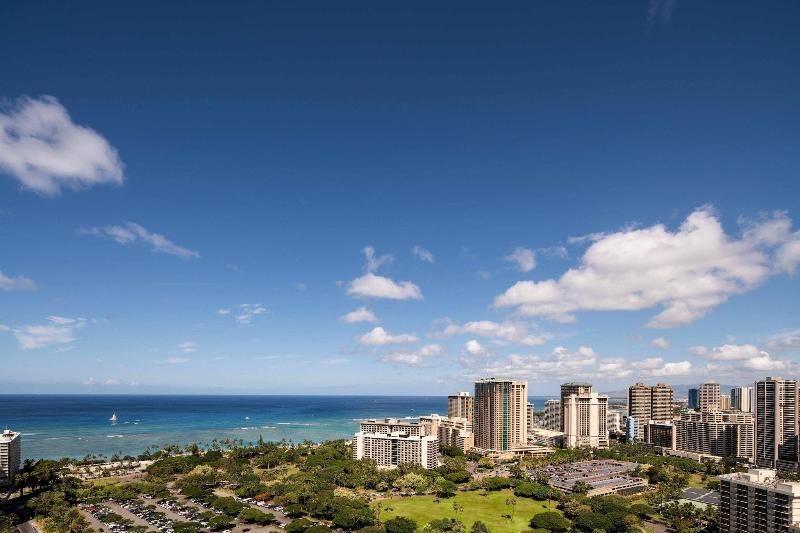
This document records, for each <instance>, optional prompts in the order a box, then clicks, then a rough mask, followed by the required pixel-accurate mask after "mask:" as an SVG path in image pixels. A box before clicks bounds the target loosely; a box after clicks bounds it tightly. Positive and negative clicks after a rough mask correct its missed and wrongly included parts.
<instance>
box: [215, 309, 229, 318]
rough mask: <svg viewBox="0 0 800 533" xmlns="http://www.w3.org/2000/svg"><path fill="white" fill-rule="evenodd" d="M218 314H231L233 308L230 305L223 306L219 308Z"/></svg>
mask: <svg viewBox="0 0 800 533" xmlns="http://www.w3.org/2000/svg"><path fill="white" fill-rule="evenodd" d="M217 314H218V315H223V316H224V315H229V314H231V310H230V308H228V307H226V308H223V309H217Z"/></svg>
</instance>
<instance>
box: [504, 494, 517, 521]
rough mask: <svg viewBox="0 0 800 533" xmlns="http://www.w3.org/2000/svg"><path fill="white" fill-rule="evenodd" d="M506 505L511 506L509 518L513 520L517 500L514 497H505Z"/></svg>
mask: <svg viewBox="0 0 800 533" xmlns="http://www.w3.org/2000/svg"><path fill="white" fill-rule="evenodd" d="M506 505H510V506H511V519H512V520H513V519H514V511H516V509H517V500H516V499H514V498H507V499H506Z"/></svg>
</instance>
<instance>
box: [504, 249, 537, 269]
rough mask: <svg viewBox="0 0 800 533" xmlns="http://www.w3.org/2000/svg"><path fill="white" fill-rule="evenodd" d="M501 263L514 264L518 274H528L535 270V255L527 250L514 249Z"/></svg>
mask: <svg viewBox="0 0 800 533" xmlns="http://www.w3.org/2000/svg"><path fill="white" fill-rule="evenodd" d="M503 261H508V262H509V263H515V265H516V268H517V270H519V271H520V272H530V271H531V270H533V269H534V268H536V254H534V252H533V250H530V249H528V248H522V247H517V248H514V251H513V252H511V253H510V254H508V255H507V256H505V257H503Z"/></svg>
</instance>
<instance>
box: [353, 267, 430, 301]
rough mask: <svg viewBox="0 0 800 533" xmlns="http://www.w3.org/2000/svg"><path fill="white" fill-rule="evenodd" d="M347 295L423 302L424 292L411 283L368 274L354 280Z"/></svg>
mask: <svg viewBox="0 0 800 533" xmlns="http://www.w3.org/2000/svg"><path fill="white" fill-rule="evenodd" d="M347 295H348V296H354V297H357V298H385V299H388V300H422V291H421V290H420V288H419V287H417V286H416V285H414V284H413V283H411V282H410V281H401V282H399V283H397V282H395V281H394V280H392V279H390V278H385V277H383V276H378V275H376V274H373V273H372V272H367V273H366V274H364V275H363V276H361V277H360V278H356V279H354V280H352V281H351V282H350V283H349V284H348V287H347Z"/></svg>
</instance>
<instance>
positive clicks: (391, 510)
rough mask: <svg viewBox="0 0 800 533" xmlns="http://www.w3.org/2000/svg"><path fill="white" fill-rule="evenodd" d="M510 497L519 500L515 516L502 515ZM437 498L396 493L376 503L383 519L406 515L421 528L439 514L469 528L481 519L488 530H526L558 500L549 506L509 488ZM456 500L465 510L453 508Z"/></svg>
mask: <svg viewBox="0 0 800 533" xmlns="http://www.w3.org/2000/svg"><path fill="white" fill-rule="evenodd" d="M484 494H485V496H484ZM509 498H514V499H516V500H517V505H516V510H515V511H514V518H513V520H508V519H506V518H503V515H505V514H511V507H510V506H507V505H506V500H507V499H509ZM436 499H437V498H436V497H435V496H410V497H407V498H401V497H399V496H397V497H395V498H392V499H386V500H379V501H378V502H375V503H374V504H373V505H374V506H377V505H378V504H380V506H381V520H384V521H385V520H388V519H390V518H394V517H395V516H405V517H406V518H411V519H412V520H414V521H416V522H417V525H418V526H419V528H420V529H421V528H422V526H423V525H425V524H426V523H428V522H430V521H431V520H435V519H437V518H457V519H459V520H461V521H462V522H463V523H464V525H466V526H467V530H469V528H470V527H471V526H472V523H473V522H475V521H476V520H480V521H482V522H483V523H484V524H486V525H487V526H488V527H489V531H491V532H492V533H503V532H508V533H512V532H514V533H518V532H520V531H524V530H526V529H528V522H530V519H531V518H532V517H533V515H535V514H538V513H541V512H542V511H550V510H554V509H555V502H552V503H551V504H550V506H549V507H547V506H548V503H547V502H538V501H536V500H531V499H529V498H518V497H515V496H514V494H513V493H512V492H511V491H510V490H502V491H497V492H483V491H471V492H459V493H458V494H457V495H456V496H454V497H452V498H441V499H439V503H435V502H434V500H436ZM453 503H458V504H460V505H462V506H463V509H464V510H463V512H460V513H456V512H455V511H454V510H453Z"/></svg>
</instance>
